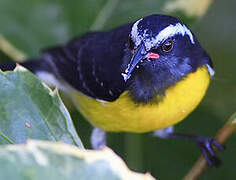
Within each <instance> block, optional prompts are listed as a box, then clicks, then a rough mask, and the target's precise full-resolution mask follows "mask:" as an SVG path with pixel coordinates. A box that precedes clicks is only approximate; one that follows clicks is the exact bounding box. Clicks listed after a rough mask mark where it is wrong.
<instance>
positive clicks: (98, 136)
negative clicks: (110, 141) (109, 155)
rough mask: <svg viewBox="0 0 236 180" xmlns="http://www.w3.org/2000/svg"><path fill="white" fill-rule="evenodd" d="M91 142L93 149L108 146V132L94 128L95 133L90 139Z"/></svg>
mask: <svg viewBox="0 0 236 180" xmlns="http://www.w3.org/2000/svg"><path fill="white" fill-rule="evenodd" d="M90 142H91V145H92V147H93V149H100V148H101V147H103V146H105V145H106V132H105V131H103V130H101V129H100V128H98V127H94V128H93V132H92V134H91V137H90Z"/></svg>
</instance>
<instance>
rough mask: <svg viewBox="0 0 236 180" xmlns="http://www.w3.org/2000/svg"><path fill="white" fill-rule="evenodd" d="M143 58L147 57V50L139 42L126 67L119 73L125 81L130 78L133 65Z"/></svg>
mask: <svg viewBox="0 0 236 180" xmlns="http://www.w3.org/2000/svg"><path fill="white" fill-rule="evenodd" d="M145 58H147V52H146V50H145V46H144V45H143V44H141V45H140V47H138V48H137V50H136V52H135V53H134V55H133V57H132V59H131V61H130V63H129V64H128V67H127V68H126V69H125V72H124V73H122V74H121V75H122V76H123V79H124V81H125V82H126V81H127V80H128V79H129V78H130V76H131V73H132V71H133V70H134V68H135V66H136V65H137V64H138V63H139V62H140V61H141V60H143V59H145Z"/></svg>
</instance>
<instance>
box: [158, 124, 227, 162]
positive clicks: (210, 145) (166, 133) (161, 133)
mask: <svg viewBox="0 0 236 180" xmlns="http://www.w3.org/2000/svg"><path fill="white" fill-rule="evenodd" d="M154 136H158V137H160V138H164V139H183V140H188V141H193V142H195V143H196V144H197V146H198V148H199V149H200V151H201V152H202V154H203V156H204V157H205V159H206V160H207V162H208V164H209V165H210V166H219V165H220V164H221V161H220V159H219V158H218V157H217V156H216V155H215V150H216V149H218V150H220V151H224V147H223V146H222V145H221V144H220V143H218V142H217V141H216V140H215V139H213V138H211V137H204V136H194V135H186V134H179V133H174V128H173V126H170V127H168V128H166V129H161V130H158V131H155V132H154ZM214 148H215V149H214Z"/></svg>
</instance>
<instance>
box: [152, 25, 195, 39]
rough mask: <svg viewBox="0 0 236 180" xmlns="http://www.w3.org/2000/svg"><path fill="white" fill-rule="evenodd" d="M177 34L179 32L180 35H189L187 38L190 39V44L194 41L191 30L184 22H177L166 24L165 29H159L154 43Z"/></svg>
mask: <svg viewBox="0 0 236 180" xmlns="http://www.w3.org/2000/svg"><path fill="white" fill-rule="evenodd" d="M177 34H181V35H182V36H184V35H185V34H187V35H188V36H189V39H190V40H191V43H192V44H194V43H195V42H194V39H193V35H192V33H191V31H190V30H189V29H188V28H187V27H186V26H185V25H184V24H180V23H177V24H175V25H173V24H171V25H169V26H167V27H166V28H165V29H163V30H161V31H160V32H159V33H158V35H157V36H156V37H155V41H156V43H160V42H162V41H165V40H166V39H168V38H171V37H173V36H175V35H177Z"/></svg>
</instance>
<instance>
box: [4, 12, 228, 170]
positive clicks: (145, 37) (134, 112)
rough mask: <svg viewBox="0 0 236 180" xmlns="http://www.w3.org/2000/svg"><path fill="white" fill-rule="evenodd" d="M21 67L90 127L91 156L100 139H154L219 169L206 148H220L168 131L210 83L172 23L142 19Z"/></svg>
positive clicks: (198, 53)
mask: <svg viewBox="0 0 236 180" xmlns="http://www.w3.org/2000/svg"><path fill="white" fill-rule="evenodd" d="M22 65H23V66H25V67H26V68H28V69H29V70H31V71H32V72H33V73H35V74H36V75H38V76H39V77H40V78H41V79H42V80H44V81H45V82H48V83H52V84H54V85H56V86H58V87H59V88H60V87H61V88H62V89H64V90H65V91H66V92H68V94H69V95H70V96H71V97H72V100H73V101H74V103H75V105H76V106H77V107H78V110H79V111H80V112H81V113H82V114H83V116H84V117H85V118H86V119H87V120H88V121H89V122H91V124H92V125H93V126H94V127H95V128H94V130H93V133H92V135H91V143H92V146H93V147H94V148H95V149H97V148H99V147H100V146H102V145H105V144H106V140H105V139H106V133H105V131H112V132H122V131H123V132H134V133H144V132H150V131H154V134H155V135H156V136H159V137H161V138H181V139H185V140H193V141H194V142H196V143H197V145H198V147H199V148H200V150H201V151H202V153H203V155H204V157H205V158H206V160H207V161H208V164H209V165H213V166H214V165H218V164H219V162H220V160H219V159H218V158H217V157H216V155H215V153H214V150H213V147H216V148H218V149H219V150H224V148H223V147H222V146H221V145H220V144H219V143H218V142H217V141H216V140H214V139H213V138H208V137H203V136H190V135H182V134H177V133H174V131H173V125H174V124H176V123H178V122H180V121H182V120H183V119H184V118H185V117H186V116H187V115H188V114H189V113H191V112H192V111H193V110H194V109H195V108H196V106H197V105H198V104H199V103H200V101H201V100H202V98H203V96H204V95H205V93H206V90H207V88H208V85H209V81H210V77H211V76H213V75H214V70H213V67H212V62H211V60H210V58H209V56H208V55H207V53H206V52H205V51H204V50H203V48H202V47H201V45H200V44H199V42H198V40H197V39H196V37H195V36H194V34H193V33H192V32H191V30H190V29H189V28H188V27H187V26H186V25H184V24H183V23H182V22H181V21H180V20H179V19H177V18H174V17H171V16H166V15H150V16H147V17H144V18H142V19H140V20H138V21H136V22H134V23H130V24H126V25H123V26H120V27H118V28H115V29H113V30H111V31H108V32H94V33H87V34H85V35H83V36H81V37H79V38H77V39H74V40H72V41H70V42H68V43H67V44H64V45H62V46H58V47H54V48H51V49H48V50H45V51H43V52H42V55H41V58H40V59H38V60H36V61H27V62H25V63H22ZM14 66H15V65H14V64H2V65H1V68H2V70H9V69H13V68H14Z"/></svg>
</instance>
